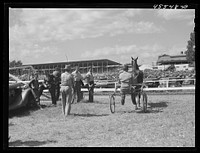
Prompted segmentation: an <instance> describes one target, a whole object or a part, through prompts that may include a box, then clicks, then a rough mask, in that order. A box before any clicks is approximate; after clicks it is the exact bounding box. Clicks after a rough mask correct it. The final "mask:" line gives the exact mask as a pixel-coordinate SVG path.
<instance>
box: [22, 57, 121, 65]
mask: <svg viewBox="0 0 200 153" xmlns="http://www.w3.org/2000/svg"><path fill="white" fill-rule="evenodd" d="M92 62H108V65H121V64H120V63H118V62H115V61H112V60H108V59H96V60H81V61H69V62H56V63H41V64H27V65H23V66H29V65H32V66H39V65H57V64H74V63H92Z"/></svg>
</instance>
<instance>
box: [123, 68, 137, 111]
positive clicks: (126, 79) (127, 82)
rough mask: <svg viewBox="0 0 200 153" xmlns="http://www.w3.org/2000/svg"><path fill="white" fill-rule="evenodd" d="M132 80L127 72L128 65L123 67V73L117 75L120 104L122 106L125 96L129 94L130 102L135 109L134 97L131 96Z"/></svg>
mask: <svg viewBox="0 0 200 153" xmlns="http://www.w3.org/2000/svg"><path fill="white" fill-rule="evenodd" d="M132 80H133V76H132V74H131V73H129V72H128V65H126V64H125V65H124V66H123V72H122V73H121V74H120V75H119V83H120V84H121V87H120V93H121V104H122V105H124V103H125V97H126V94H128V93H131V100H132V103H133V105H134V107H135V109H136V108H137V105H136V101H135V96H134V94H132V88H131V85H132Z"/></svg>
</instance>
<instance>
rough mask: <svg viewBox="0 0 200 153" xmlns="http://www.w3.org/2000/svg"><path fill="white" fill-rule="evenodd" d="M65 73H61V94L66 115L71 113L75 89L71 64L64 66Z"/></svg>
mask: <svg viewBox="0 0 200 153" xmlns="http://www.w3.org/2000/svg"><path fill="white" fill-rule="evenodd" d="M64 71H65V72H64V73H62V74H61V84H60V86H61V95H62V108H63V114H64V116H65V117H66V116H67V115H69V114H70V110H71V102H72V95H73V90H74V78H73V75H72V74H71V73H70V71H71V67H70V65H66V66H65V68H64Z"/></svg>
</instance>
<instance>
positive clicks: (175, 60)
mask: <svg viewBox="0 0 200 153" xmlns="http://www.w3.org/2000/svg"><path fill="white" fill-rule="evenodd" d="M171 64H189V62H188V61H187V59H186V55H185V54H183V53H182V54H180V55H174V56H170V55H166V54H164V55H160V56H158V60H157V65H171Z"/></svg>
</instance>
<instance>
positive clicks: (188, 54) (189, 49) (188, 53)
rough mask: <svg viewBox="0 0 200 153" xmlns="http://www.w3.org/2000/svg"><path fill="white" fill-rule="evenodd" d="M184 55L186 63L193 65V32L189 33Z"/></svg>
mask: <svg viewBox="0 0 200 153" xmlns="http://www.w3.org/2000/svg"><path fill="white" fill-rule="evenodd" d="M185 54H186V59H187V60H188V62H190V63H193V62H194V61H195V32H192V33H190V40H189V41H188V45H187V51H186V52H185Z"/></svg>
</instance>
